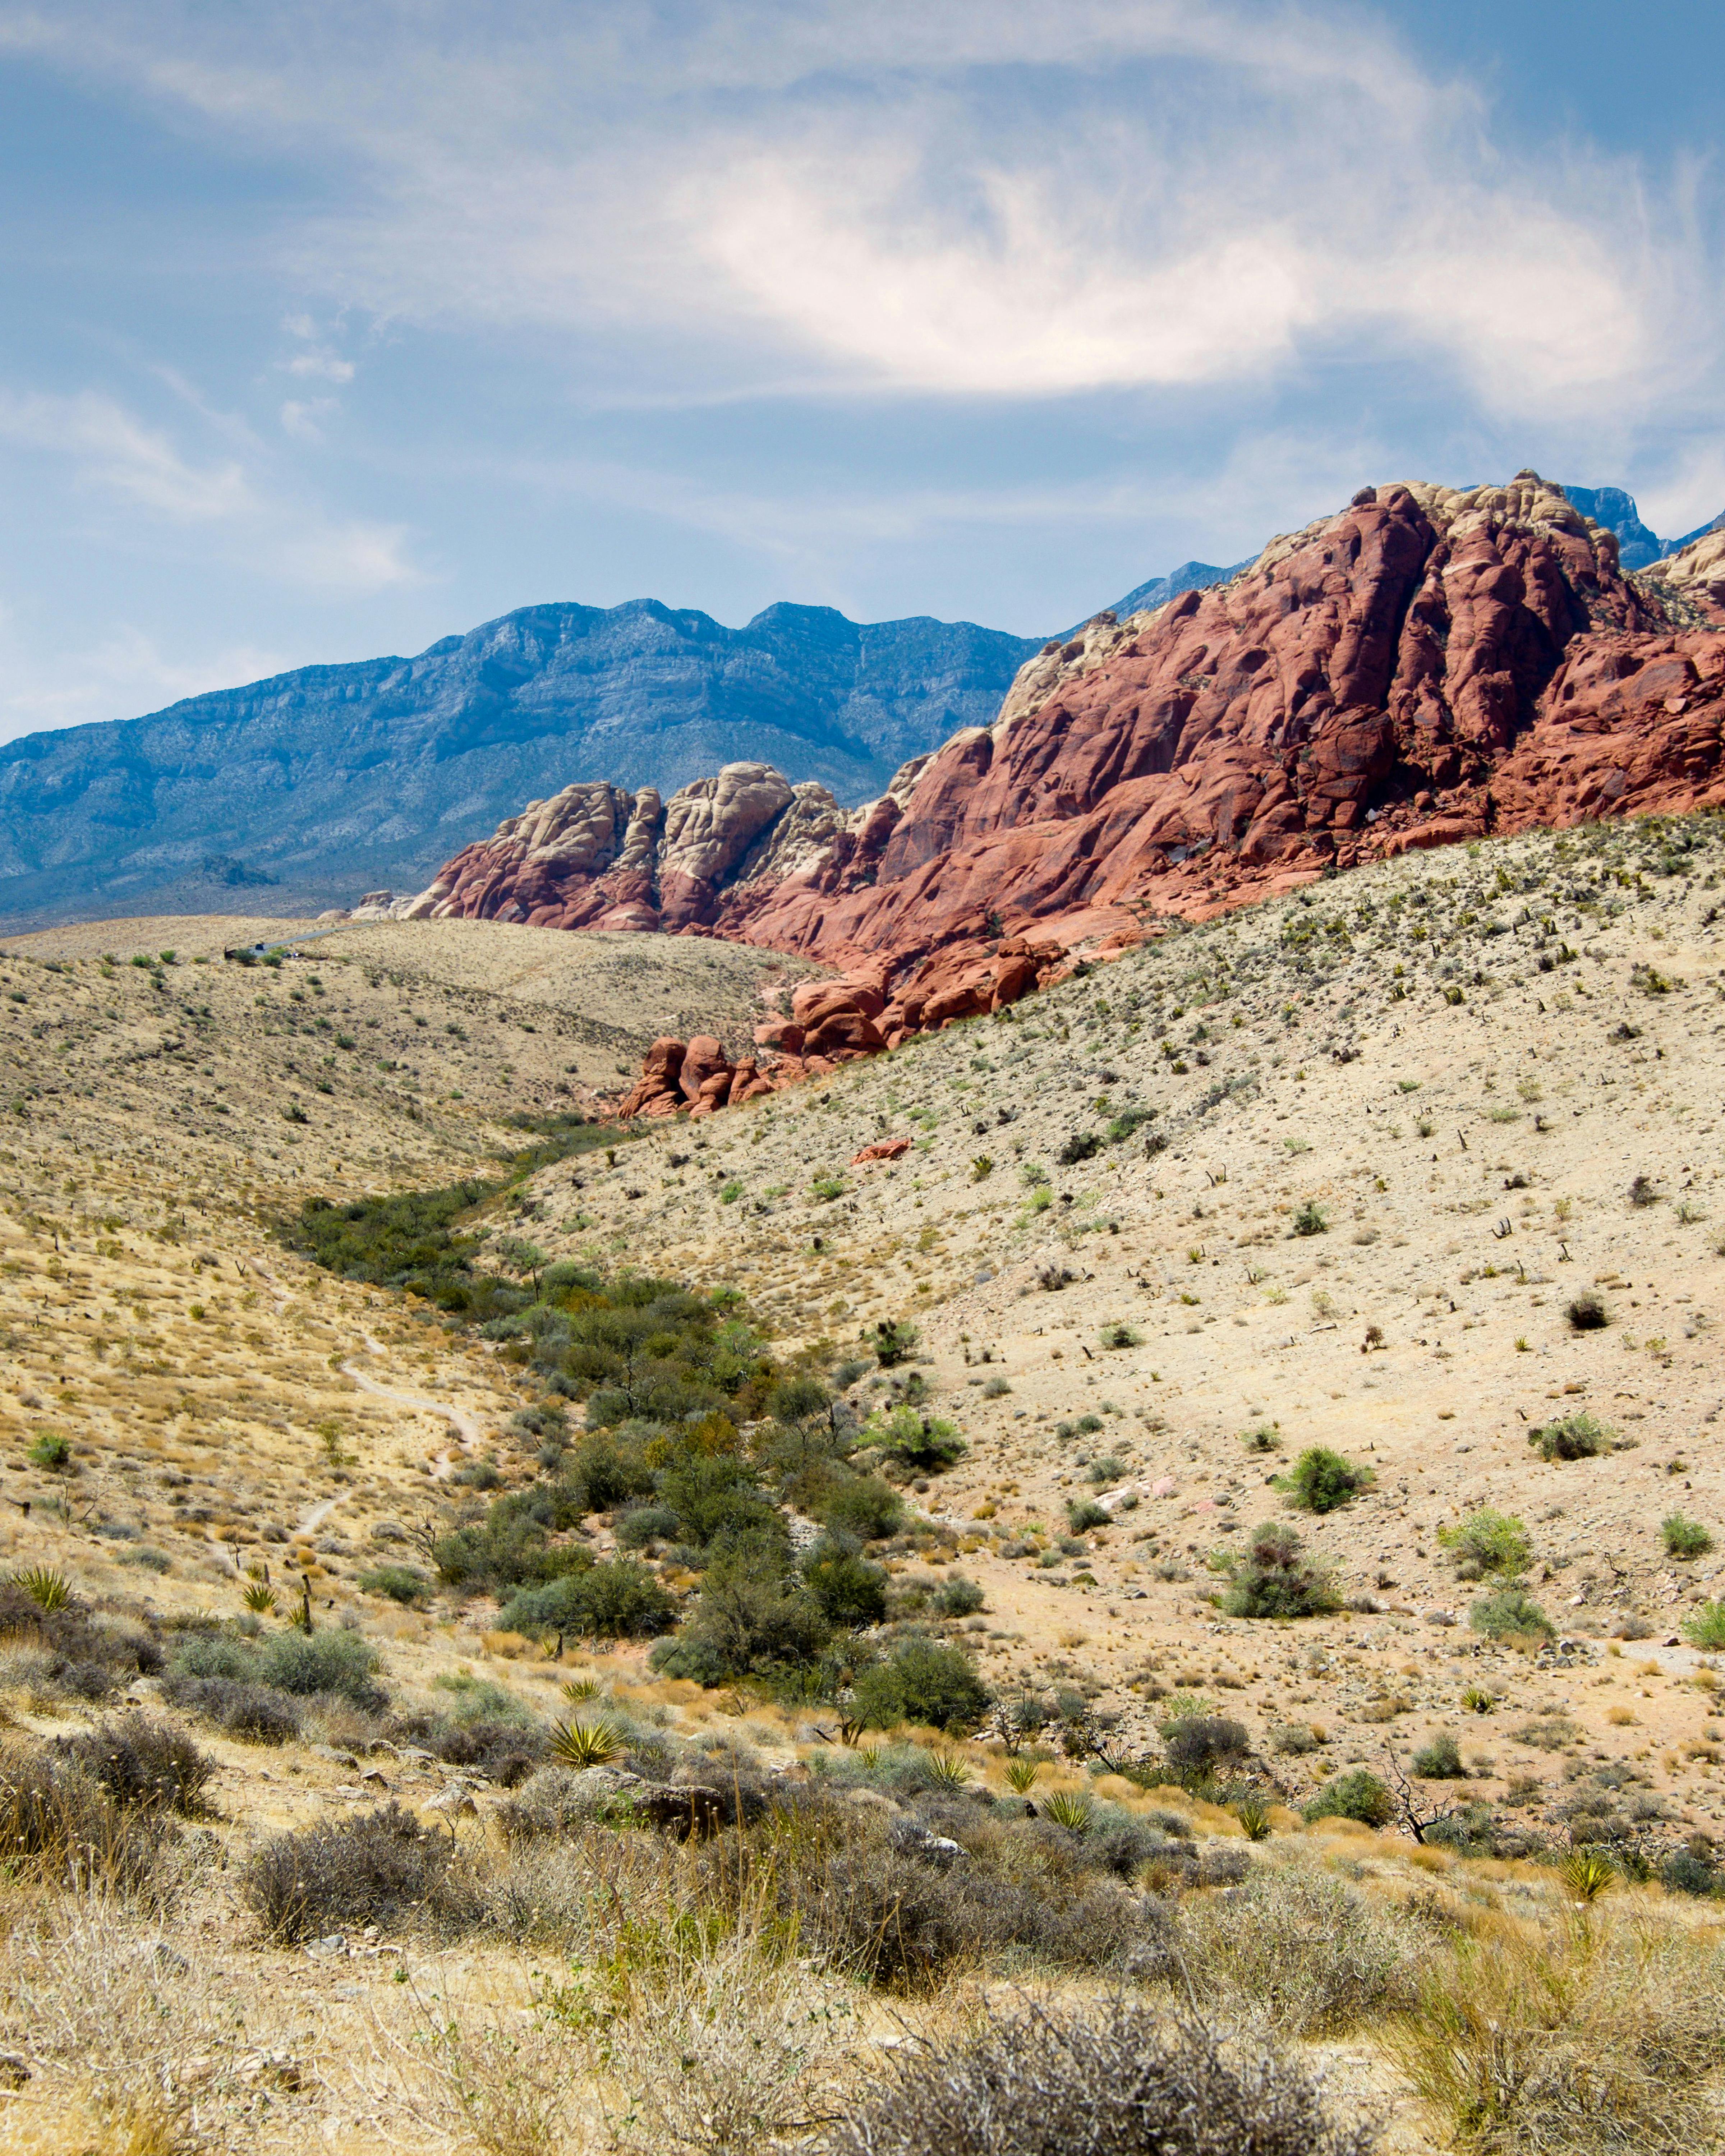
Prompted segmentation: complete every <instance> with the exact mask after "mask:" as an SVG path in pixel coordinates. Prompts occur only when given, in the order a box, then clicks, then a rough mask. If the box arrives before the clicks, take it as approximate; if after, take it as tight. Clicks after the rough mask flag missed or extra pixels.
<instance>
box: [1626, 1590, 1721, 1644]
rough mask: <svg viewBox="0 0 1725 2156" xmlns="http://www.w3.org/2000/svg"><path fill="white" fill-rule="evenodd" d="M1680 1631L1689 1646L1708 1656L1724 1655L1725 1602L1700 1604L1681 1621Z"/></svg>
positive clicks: (1643, 1635)
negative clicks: (1700, 1650)
mask: <svg viewBox="0 0 1725 2156" xmlns="http://www.w3.org/2000/svg"><path fill="white" fill-rule="evenodd" d="M1681 1630H1682V1634H1683V1637H1684V1638H1685V1639H1686V1640H1688V1642H1689V1644H1690V1645H1691V1646H1693V1647H1701V1648H1702V1649H1704V1650H1706V1651H1707V1653H1708V1654H1710V1655H1717V1654H1720V1653H1725V1602H1704V1603H1702V1606H1701V1607H1700V1609H1695V1610H1692V1611H1691V1612H1690V1614H1689V1615H1688V1616H1686V1618H1685V1619H1684V1620H1683V1623H1682V1625H1681ZM1641 1636H1642V1637H1643V1638H1644V1639H1645V1637H1646V1636H1647V1635H1646V1634H1645V1633H1643V1634H1642V1635H1641Z"/></svg>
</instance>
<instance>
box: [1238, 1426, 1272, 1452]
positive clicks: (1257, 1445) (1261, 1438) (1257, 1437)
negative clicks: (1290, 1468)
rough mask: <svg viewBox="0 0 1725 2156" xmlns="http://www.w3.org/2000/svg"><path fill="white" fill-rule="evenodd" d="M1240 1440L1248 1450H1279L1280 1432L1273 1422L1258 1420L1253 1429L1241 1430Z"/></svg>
mask: <svg viewBox="0 0 1725 2156" xmlns="http://www.w3.org/2000/svg"><path fill="white" fill-rule="evenodd" d="M1240 1442H1241V1444H1242V1445H1245V1449H1246V1450H1247V1451H1248V1452H1280V1451H1281V1431H1280V1430H1278V1429H1277V1428H1276V1424H1274V1423H1267V1422H1260V1424H1258V1426H1257V1428H1256V1429H1255V1430H1242V1431H1241V1432H1240Z"/></svg>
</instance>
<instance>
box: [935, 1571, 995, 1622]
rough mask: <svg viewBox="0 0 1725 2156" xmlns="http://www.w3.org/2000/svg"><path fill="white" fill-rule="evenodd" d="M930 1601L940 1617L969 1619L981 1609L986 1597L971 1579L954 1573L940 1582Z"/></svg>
mask: <svg viewBox="0 0 1725 2156" xmlns="http://www.w3.org/2000/svg"><path fill="white" fill-rule="evenodd" d="M931 1599H932V1603H933V1605H934V1608H935V1609H936V1611H937V1614H939V1615H941V1616H942V1617H970V1616H973V1615H974V1614H975V1613H976V1612H977V1611H978V1609H981V1608H982V1607H983V1604H984V1603H985V1602H986V1601H987V1600H988V1597H987V1596H986V1595H985V1594H983V1590H982V1589H981V1588H980V1587H978V1585H977V1584H976V1582H975V1581H974V1580H973V1579H967V1578H965V1577H964V1575H963V1573H957V1572H955V1573H952V1574H951V1576H950V1577H949V1578H946V1579H943V1580H942V1582H941V1584H940V1585H939V1586H938V1587H937V1588H936V1589H935V1590H934V1594H933V1595H932V1597H931Z"/></svg>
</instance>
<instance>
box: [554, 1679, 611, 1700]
mask: <svg viewBox="0 0 1725 2156" xmlns="http://www.w3.org/2000/svg"><path fill="white" fill-rule="evenodd" d="M557 1690H558V1691H560V1692H561V1693H562V1696H563V1697H564V1698H565V1699H566V1700H567V1701H568V1702H569V1704H570V1706H571V1707H585V1706H586V1705H587V1703H588V1701H589V1700H595V1699H603V1697H604V1693H605V1687H604V1686H603V1684H602V1683H601V1682H600V1681H599V1680H598V1678H597V1677H594V1676H583V1677H570V1678H568V1679H567V1680H566V1681H565V1682H563V1683H562V1684H560V1685H559V1686H557Z"/></svg>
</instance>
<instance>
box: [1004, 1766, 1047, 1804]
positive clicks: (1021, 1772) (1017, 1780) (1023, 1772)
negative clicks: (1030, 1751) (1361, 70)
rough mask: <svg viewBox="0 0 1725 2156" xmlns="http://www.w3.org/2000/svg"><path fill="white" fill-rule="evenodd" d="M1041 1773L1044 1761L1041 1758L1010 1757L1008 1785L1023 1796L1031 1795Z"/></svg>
mask: <svg viewBox="0 0 1725 2156" xmlns="http://www.w3.org/2000/svg"><path fill="white" fill-rule="evenodd" d="M1041 1773H1042V1762H1041V1761H1040V1759H1024V1758H1018V1759H1009V1760H1008V1761H1007V1763H1006V1781H1007V1786H1008V1788H1009V1789H1014V1790H1016V1791H1017V1793H1018V1794H1019V1796H1021V1797H1026V1796H1029V1794H1030V1792H1031V1790H1032V1789H1034V1788H1035V1786H1036V1783H1037V1780H1038V1778H1039V1777H1040V1774H1041Z"/></svg>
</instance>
